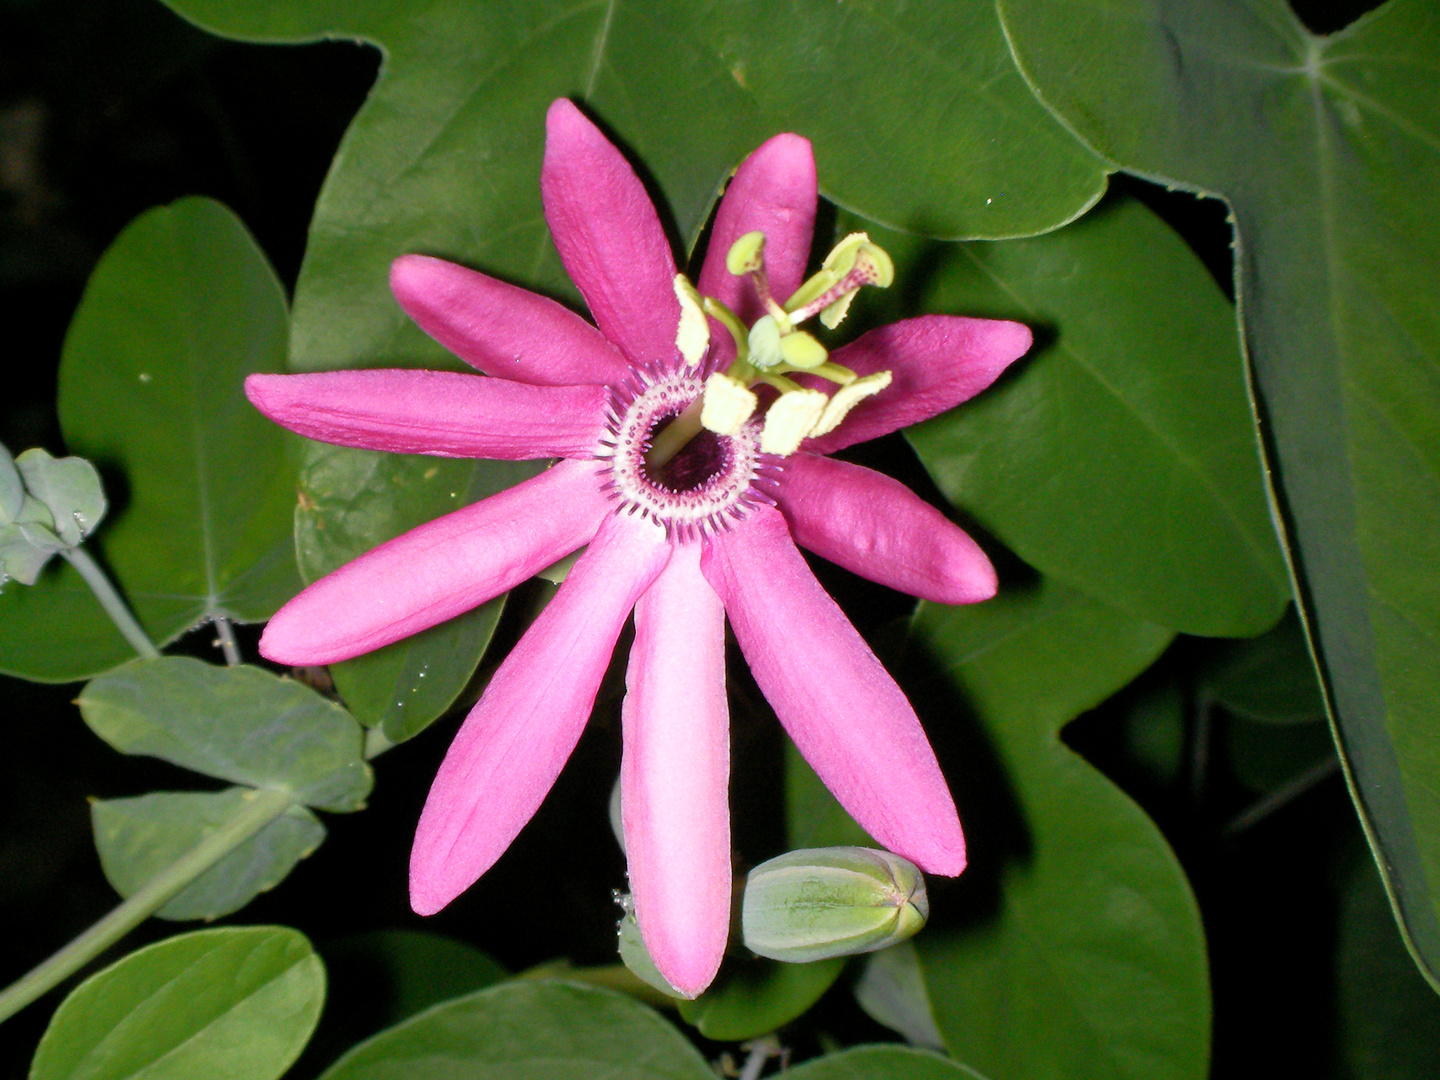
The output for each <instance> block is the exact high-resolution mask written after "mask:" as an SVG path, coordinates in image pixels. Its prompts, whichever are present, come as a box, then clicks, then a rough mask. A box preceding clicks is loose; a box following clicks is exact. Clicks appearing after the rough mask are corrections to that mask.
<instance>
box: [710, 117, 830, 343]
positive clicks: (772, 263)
mask: <svg viewBox="0 0 1440 1080" xmlns="http://www.w3.org/2000/svg"><path fill="white" fill-rule="evenodd" d="M815 185H816V180H815V153H814V151H813V150H812V149H811V147H810V140H809V139H804V138H801V137H800V136H799V135H789V134H786V135H776V136H775V137H774V138H773V139H770V140H768V141H767V142H765V143H762V144H761V145H760V147H759V148H758V149H756V151H755V152H754V153H752V154H751V155H750V156H749V157H748V158H746V159H745V160H744V161H743V162H742V163H741V165H740V168H738V169H737V170H735V177H734V179H732V180H731V181H730V186H729V187H727V188H726V189H725V197H724V198H723V199H721V200H720V208H719V210H717V211H716V212H715V228H714V229H713V230H712V231H711V234H710V247H709V250H708V251H706V253H705V267H704V269H703V270H701V272H700V282H699V289H700V294H701V295H702V296H713V297H715V299H717V300H719V301H721V302H722V303H724V304H725V305H726V306H727V307H728V308H729V309H730V310H731V311H733V312H735V314H736V315H739V316H740V321H741V322H743V323H744V324H745V325H746V326H749V325H750V324H751V323H753V322H754V321H755V320H756V319H758V318H760V316H761V315H763V314H765V309H764V308H763V307H761V305H760V300H759V298H758V297H757V296H756V294H755V289H754V287H753V286H752V285H751V284H750V280H749V278H748V277H736V276H735V275H734V274H731V273H730V272H729V271H728V270H726V269H725V256H726V254H727V253H728V252H729V251H730V246H731V245H732V244H734V243H735V241H736V240H738V239H740V237H742V236H744V235H745V234H746V233H748V232H757V231H758V232H763V233H764V234H765V272H766V275H767V276H768V277H769V279H770V289H771V291H772V292H773V293H774V294H775V298H776V299H777V300H779V301H780V302H781V303H784V302H785V300H786V299H788V298H789V296H790V294H791V293H793V292H794V291H795V290H796V289H798V288H799V287H800V283H801V282H802V281H803V280H804V279H805V264H806V263H807V262H808V261H809V259H810V242H811V241H812V240H813V239H814V237H815V204H816V200H817V194H816V186H815ZM711 336H712V340H714V341H715V342H716V343H717V345H718V344H720V343H722V342H724V343H730V335H729V334H728V333H725V332H724V330H723V329H722V328H721V327H720V325H719V324H718V323H716V324H713V325H712V327H711ZM733 353H734V350H733V348H732V349H731V355H733Z"/></svg>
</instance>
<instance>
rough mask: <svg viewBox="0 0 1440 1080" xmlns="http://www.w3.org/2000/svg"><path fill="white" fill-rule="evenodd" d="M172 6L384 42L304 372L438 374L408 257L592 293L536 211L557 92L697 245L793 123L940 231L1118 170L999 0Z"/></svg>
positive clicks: (304, 343) (997, 222)
mask: <svg viewBox="0 0 1440 1080" xmlns="http://www.w3.org/2000/svg"><path fill="white" fill-rule="evenodd" d="M169 4H170V6H171V7H172V8H174V9H175V10H176V11H178V12H179V13H180V14H182V15H184V16H185V17H186V18H189V19H192V20H194V21H195V22H197V23H199V24H201V25H202V26H205V27H206V28H208V29H211V30H213V31H215V32H217V33H223V34H228V35H231V36H235V37H240V38H243V39H246V40H252V41H287V42H293V41H298V40H316V39H319V38H326V37H342V38H355V37H358V38H361V39H363V40H366V41H370V42H372V43H375V44H377V45H379V46H380V47H381V48H382V49H383V50H384V52H385V55H386V63H385V66H384V69H383V71H382V74H381V76H380V80H379V82H378V84H377V85H376V87H375V89H374V91H373V92H372V93H371V95H370V98H369V100H368V101H367V102H366V104H365V106H364V108H363V109H362V110H361V112H360V114H359V115H358V116H357V118H356V120H355V122H354V124H353V125H352V126H351V128H350V131H349V132H348V133H347V135H346V137H345V141H344V144H343V145H342V147H341V150H340V154H339V156H338V157H337V159H336V165H335V168H334V169H333V171H332V172H331V174H330V176H329V178H328V179H327V181H326V184H325V187H324V189H323V191H322V192H321V195H320V200H319V203H318V205H317V207H316V212H315V217H314V220H313V221H312V224H311V233H310V242H309V245H308V247H307V250H306V257H305V265H304V267H303V269H302V271H301V276H300V282H299V285H298V287H297V290H296V297H295V327H294V332H295V339H294V352H293V357H292V361H293V363H294V364H295V366H296V367H298V368H300V369H302V370H317V369H325V368H335V367H348V366H355V365H357V364H371V365H374V364H376V363H378V362H381V361H382V360H383V362H384V363H387V364H392V363H397V362H399V363H424V364H427V365H431V366H433V365H434V364H435V363H436V362H439V361H441V360H443V358H444V355H445V354H443V353H442V352H441V351H440V349H439V348H438V346H436V345H435V344H434V343H432V342H430V341H429V340H428V339H427V338H425V337H424V336H423V335H422V334H421V333H420V332H419V331H418V330H417V329H416V328H415V327H413V326H411V325H410V324H409V321H408V320H407V319H406V318H405V317H404V315H403V314H402V313H401V312H400V310H399V308H398V307H397V306H396V305H395V303H394V301H393V300H392V299H391V297H390V295H389V292H388V290H387V288H386V271H387V268H388V266H389V264H390V262H391V261H392V260H393V259H394V258H395V257H397V256H399V255H402V254H405V253H407V252H417V251H418V252H423V253H427V254H432V255H441V256H444V257H446V258H449V259H453V260H456V261H459V262H464V263H467V264H471V265H474V266H477V267H479V268H482V269H484V270H486V271H487V272H491V273H496V274H499V275H501V276H503V277H506V278H508V279H511V280H514V281H516V282H517V283H519V284H523V285H526V286H530V287H538V288H540V289H542V290H545V291H548V292H553V293H555V294H557V295H561V296H564V297H566V298H568V299H571V300H575V299H578V297H577V296H576V293H575V291H574V289H573V288H572V287H571V285H570V284H569V282H568V281H567V280H566V279H565V277H564V275H563V274H562V272H561V270H560V266H559V262H558V260H557V258H556V257H555V254H554V251H553V248H552V245H551V243H550V239H549V235H548V233H547V231H546V228H545V224H544V220H543V218H542V216H541V207H540V189H539V174H540V161H541V153H542V149H543V140H544V116H545V110H546V108H547V106H548V105H549V104H550V102H551V101H552V100H553V99H555V98H557V97H566V96H571V97H575V98H577V99H578V100H580V101H582V102H583V103H584V104H585V105H586V106H587V107H588V108H590V109H592V110H593V112H594V113H595V115H596V116H598V117H600V118H601V119H602V120H603V121H604V122H605V124H606V125H608V126H609V127H611V128H612V129H613V130H614V132H615V134H616V135H617V136H618V138H619V139H620V140H621V141H622V142H623V143H624V144H625V145H627V146H628V147H629V148H630V149H632V150H633V151H634V152H635V154H636V155H637V157H638V159H639V160H640V161H641V162H643V164H644V166H645V167H646V169H648V170H649V172H650V173H651V174H652V175H653V177H654V179H655V180H656V181H657V182H658V186H659V188H660V190H661V191H662V192H663V193H664V195H665V198H666V200H667V201H668V203H669V207H670V209H671V210H672V211H673V214H674V222H675V224H676V226H677V227H678V229H677V231H678V234H679V236H680V237H681V238H682V239H683V241H684V242H685V243H687V244H689V243H691V242H693V240H694V238H695V237H697V236H698V235H699V233H700V230H701V228H702V226H703V224H704V221H705V218H706V216H707V214H708V212H709V207H710V205H711V202H712V199H713V198H714V196H715V194H716V192H717V190H718V187H719V185H720V184H721V182H722V181H723V179H724V177H725V175H726V173H727V171H728V170H730V169H733V168H734V167H735V166H736V165H737V164H739V162H740V160H741V159H742V158H743V157H744V156H745V155H746V154H747V153H749V152H750V150H752V149H753V148H754V147H755V146H757V145H758V144H759V143H760V142H761V141H763V140H764V139H766V138H768V137H769V136H771V135H774V134H775V133H776V132H779V131H784V130H794V131H798V132H799V133H801V134H803V135H806V136H808V137H810V138H811V139H813V140H814V142H815V145H816V151H817V157H818V160H819V165H820V177H821V183H822V184H823V185H824V188H825V190H826V192H827V194H830V195H832V196H833V197H834V198H835V199H836V200H838V201H839V202H841V203H843V204H845V205H847V206H852V207H855V208H856V209H858V210H861V211H863V212H865V213H867V214H868V215H870V216H872V217H874V218H876V219H877V220H881V221H887V222H890V223H892V224H894V225H896V226H899V227H903V228H908V229H914V230H923V231H926V232H930V233H934V234H938V235H946V236H987V237H999V236H1014V235H1019V234H1029V233H1035V232H1040V231H1043V230H1045V229H1050V228H1054V227H1055V226H1057V225H1059V224H1061V223H1063V222H1065V221H1068V220H1070V219H1072V218H1074V217H1075V216H1076V215H1078V214H1079V213H1081V212H1082V211H1083V210H1084V209H1085V208H1086V207H1087V206H1089V205H1090V204H1091V203H1093V202H1094V200H1095V199H1096V198H1098V196H1099V194H1100V192H1101V191H1102V190H1103V187H1104V169H1103V166H1102V165H1101V164H1100V163H1099V162H1098V161H1097V159H1096V158H1095V157H1094V156H1093V155H1090V154H1089V153H1088V152H1086V151H1085V150H1083V149H1081V148H1080V147H1079V146H1078V145H1077V144H1076V143H1075V142H1074V140H1073V139H1071V138H1069V137H1068V136H1067V135H1066V134H1065V132H1064V131H1063V130H1062V129H1060V128H1059V126H1058V125H1056V124H1055V123H1054V121H1053V120H1051V119H1050V118H1049V116H1048V115H1046V113H1045V111H1044V110H1043V109H1042V108H1040V107H1039V106H1038V105H1037V104H1036V102H1035V101H1034V99H1033V98H1032V97H1031V96H1030V95H1029V94H1028V93H1026V91H1025V88H1024V86H1023V84H1022V83H1021V81H1020V80H1019V78H1018V76H1017V74H1016V72H1015V68H1014V65H1013V63H1012V62H1011V61H1010V59H1009V56H1008V52H1007V49H1006V47H1005V44H1004V41H1003V38H1002V36H1001V34H1000V29H999V25H998V22H997V20H996V19H995V14H994V9H993V7H992V5H991V4H990V3H989V2H988V0H964V2H956V3H951V4H945V5H914V4H912V5H908V6H905V7H900V8H897V9H893V10H892V8H891V6H890V5H886V6H885V7H884V8H881V9H878V10H877V9H875V8H874V7H873V6H871V5H837V4H834V3H832V2H830V0H799V2H797V3H796V4H794V5H793V6H792V7H791V9H790V10H789V11H787V12H785V13H783V14H781V13H778V12H777V11H776V10H775V9H774V6H773V5H772V4H770V3H767V2H764V0H743V2H736V3H725V4H715V3H705V4H681V5H675V4H666V3H661V2H658V0H648V2H645V0H642V2H638V3H636V2H632V3H624V4H621V3H614V2H611V3H603V4H602V3H596V4H591V5H583V6H580V7H576V6H574V5H572V4H566V3H562V2H561V0H543V2H536V0H505V2H493V3H489V4H486V5H485V6H484V7H483V8H478V7H476V6H475V5H473V4H470V3H467V2H465V0H440V2H437V3H434V4H432V5H430V6H429V7H427V9H426V14H425V17H424V18H415V17H413V13H412V12H410V11H409V10H408V9H403V8H399V7H396V6H395V5H393V4H391V3H388V2H386V0H351V2H343V0H336V2H330V3H326V4H323V5H317V4H314V3H310V2H307V0H266V2H257V3H250V4H246V5H244V6H243V7H236V6H235V5H232V4H228V3H223V2H221V0H169ZM657 90H660V91H662V92H657ZM897 109H903V110H904V113H905V116H904V122H902V123H897V118H896V117H897Z"/></svg>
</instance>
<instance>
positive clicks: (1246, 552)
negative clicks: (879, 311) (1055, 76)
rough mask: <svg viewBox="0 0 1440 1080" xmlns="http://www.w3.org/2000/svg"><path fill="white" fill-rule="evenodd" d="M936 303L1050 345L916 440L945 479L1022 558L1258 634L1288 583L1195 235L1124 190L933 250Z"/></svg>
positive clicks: (1188, 629)
mask: <svg viewBox="0 0 1440 1080" xmlns="http://www.w3.org/2000/svg"><path fill="white" fill-rule="evenodd" d="M931 254H932V255H933V262H932V267H933V269H932V270H931V272H930V278H929V282H928V288H927V290H926V295H925V300H924V305H923V306H924V307H925V309H926V310H931V311H945V312H954V313H956V314H965V315H985V316H990V317H996V318H1008V319H1015V320H1018V321H1019V322H1023V323H1025V324H1027V325H1028V326H1030V327H1031V328H1032V329H1033V330H1034V331H1035V334H1036V342H1037V344H1036V346H1035V347H1034V348H1033V349H1032V350H1031V352H1030V355H1028V356H1026V357H1024V358H1023V359H1021V360H1019V361H1018V362H1017V363H1016V364H1015V366H1014V369H1013V370H1012V371H1011V372H1010V373H1009V374H1008V375H1007V376H1006V377H1005V378H1004V379H1003V380H1002V381H1001V383H1000V385H998V386H995V387H992V388H991V389H989V390H987V391H986V392H985V393H983V394H981V395H979V396H978V397H977V398H975V399H974V400H973V401H971V402H969V403H967V404H966V405H964V406H962V407H961V408H959V409H955V410H952V411H951V412H948V413H946V414H944V415H943V416H940V417H937V418H936V419H934V420H931V421H929V422H928V423H925V424H922V425H920V426H918V427H916V428H914V429H912V430H911V431H909V432H908V433H907V437H908V438H909V439H910V442H911V444H912V445H913V446H914V447H915V449H916V451H917V452H918V453H919V455H920V458H921V460H922V461H923V462H924V464H925V467H926V469H927V470H928V471H929V472H930V475H931V476H932V477H933V478H934V479H935V482H936V484H937V485H939V487H940V489H941V490H942V491H944V492H945V494H946V496H947V497H949V499H950V500H951V501H952V502H954V503H955V504H956V505H957V506H960V507H963V508H964V509H965V510H966V511H968V512H969V513H970V514H972V515H973V516H974V517H975V518H976V519H977V520H978V521H980V522H981V524H983V525H984V526H985V527H986V528H988V529H990V530H991V531H993V532H994V533H995V534H996V535H997V536H998V537H999V538H1000V539H1001V540H1003V541H1004V542H1005V543H1006V544H1007V545H1008V546H1010V547H1011V548H1013V549H1014V550H1015V552H1016V553H1017V554H1019V555H1020V556H1021V557H1022V558H1023V559H1024V560H1025V561H1026V562H1028V563H1030V564H1031V565H1032V566H1035V567H1036V568H1037V569H1039V570H1041V571H1043V572H1044V573H1046V574H1049V575H1051V576H1054V577H1057V578H1059V579H1060V580H1062V581H1064V582H1066V583H1067V584H1070V585H1073V586H1075V587H1077V588H1079V589H1081V590H1083V591H1085V592H1086V593H1089V594H1090V595H1091V596H1094V597H1097V598H1099V599H1101V600H1104V601H1105V602H1106V603H1108V604H1110V605H1112V606H1114V607H1117V608H1120V609H1121V610H1123V611H1126V612H1129V613H1130V614H1132V615H1134V616H1136V617H1137V618H1140V619H1144V620H1147V621H1149V622H1154V623H1159V624H1160V625H1162V626H1167V627H1170V628H1171V629H1174V630H1179V631H1182V632H1185V633H1191V634H1206V635H1224V636H1236V637H1243V636H1248V635H1250V634H1256V633H1259V632H1260V631H1262V630H1264V629H1266V628H1267V627H1268V626H1270V625H1271V624H1273V623H1274V622H1275V620H1276V619H1278V618H1279V617H1280V614H1281V611H1282V610H1283V607H1284V604H1285V601H1286V599H1287V598H1288V596H1289V592H1290V586H1289V580H1288V578H1287V573H1286V568H1285V563H1284V560H1283V558H1282V556H1281V553H1280V548H1279V545H1278V543H1277V542H1276V539H1275V530H1274V526H1273V525H1272V523H1271V520H1270V512H1269V508H1268V506H1267V503H1266V494H1265V480H1264V477H1263V475H1262V473H1261V468H1260V450H1259V445H1258V442H1257V439H1256V434H1255V424H1254V419H1253V416H1252V413H1251V408H1250V402H1249V398H1248V395H1247V391H1246V385H1245V370H1244V360H1243V358H1242V356H1241V354H1240V350H1239V348H1238V346H1237V343H1236V339H1235V322H1234V313H1233V311H1232V309H1231V307H1230V305H1229V304H1228V303H1226V301H1225V298H1224V296H1222V295H1221V293H1220V290H1219V289H1218V288H1217V287H1216V286H1215V284H1214V282H1213V280H1212V279H1211V278H1210V276H1209V274H1207V273H1206V271H1205V268H1204V266H1203V265H1202V264H1201V263H1200V261H1199V259H1197V258H1196V257H1195V254H1194V253H1193V252H1192V251H1190V249H1189V248H1187V247H1186V246H1185V244H1184V242H1183V241H1182V240H1181V239H1180V238H1179V237H1178V236H1177V235H1175V233H1174V232H1172V231H1171V230H1170V229H1169V228H1167V227H1166V226H1165V224H1164V223H1163V222H1161V221H1160V219H1159V218H1157V217H1156V216H1155V215H1154V214H1153V213H1152V212H1151V211H1149V210H1148V209H1146V208H1145V207H1144V206H1143V205H1142V204H1140V203H1139V202H1137V201H1135V200H1133V199H1127V198H1112V199H1109V200H1107V201H1106V202H1105V203H1103V204H1102V205H1101V206H1100V207H1098V208H1097V209H1096V210H1094V211H1092V212H1091V213H1090V214H1088V215H1086V216H1085V217H1084V218H1083V219H1081V220H1080V221H1078V222H1076V223H1075V224H1073V225H1070V226H1067V227H1066V228H1064V229H1061V230H1059V231H1058V232H1054V233H1051V234H1049V235H1047V236H1041V237H1035V238H1032V239H1029V240H1017V241H1013V242H1011V243H1005V244H958V245H947V246H945V247H943V248H936V249H935V250H934V251H933V252H932V253H931Z"/></svg>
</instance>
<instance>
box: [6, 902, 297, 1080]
mask: <svg viewBox="0 0 1440 1080" xmlns="http://www.w3.org/2000/svg"><path fill="white" fill-rule="evenodd" d="M324 999H325V969H324V967H323V966H322V965H321V963H320V959H319V957H317V956H316V955H315V953H314V952H313V951H312V950H311V948H310V943H309V942H308V941H306V940H305V938H304V937H303V936H302V935H301V934H299V933H297V932H296V931H294V930H289V929H286V928H284V927H278V926H257V927H243V928H241V927H233V928H232V927H226V928H223V929H217V930H199V931H196V932H194V933H190V934H181V935H180V936H178V937H173V938H170V939H168V940H166V941H161V942H158V943H156V944H154V945H150V946H147V947H146V948H143V949H140V950H138V951H136V952H133V953H131V954H130V955H129V956H126V957H125V958H124V959H122V960H120V961H118V962H117V963H115V964H112V965H111V966H110V967H108V968H106V969H105V970H104V971H101V972H100V973H99V974H98V975H94V976H92V977H91V978H89V979H86V980H85V981H84V982H83V983H81V984H80V985H79V986H78V987H76V989H75V990H74V991H73V992H72V993H71V994H70V996H69V997H67V998H66V999H65V1001H64V1002H63V1003H62V1004H61V1005H60V1008H59V1009H57V1010H56V1012H55V1016H54V1017H53V1018H52V1019H51V1021H50V1026H49V1027H48V1028H47V1029H46V1031H45V1035H44V1037H43V1038H42V1039H41V1040H40V1045H39V1047H38V1048H37V1049H36V1051H35V1058H34V1061H33V1062H32V1063H31V1066H30V1080H215V1078H217V1077H224V1078H226V1080H275V1078H277V1077H279V1076H280V1075H281V1074H282V1073H284V1072H285V1070H286V1069H287V1068H289V1067H290V1064H291V1063H292V1062H293V1061H294V1060H295V1058H296V1057H298V1056H299V1054H300V1051H301V1050H302V1049H303V1048H304V1046H305V1043H306V1041H307V1040H308V1039H309V1037H310V1033H311V1032H312V1031H313V1030H314V1028H315V1023H316V1021H317V1020H318V1019H319V1017H320V1007H321V1005H322V1003H323V1002H324Z"/></svg>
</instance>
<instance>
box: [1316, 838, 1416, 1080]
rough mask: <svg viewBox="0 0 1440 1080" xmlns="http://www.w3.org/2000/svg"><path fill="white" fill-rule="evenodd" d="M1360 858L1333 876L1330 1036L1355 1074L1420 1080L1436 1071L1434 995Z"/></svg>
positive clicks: (1369, 862)
mask: <svg viewBox="0 0 1440 1080" xmlns="http://www.w3.org/2000/svg"><path fill="white" fill-rule="evenodd" d="M1356 847H1357V848H1359V845H1358V844H1357V845H1356ZM1368 856H1369V853H1368V852H1365V851H1364V850H1363V849H1360V850H1359V851H1357V853H1356V857H1352V858H1351V859H1349V860H1348V866H1347V867H1346V868H1345V874H1344V877H1343V879H1342V881H1341V891H1340V918H1339V927H1338V931H1339V933H1338V936H1339V942H1338V947H1337V949H1336V956H1335V961H1336V975H1337V982H1338V984H1339V999H1338V1002H1337V1005H1338V1009H1337V1013H1338V1016H1337V1020H1338V1024H1337V1029H1338V1030H1337V1038H1336V1042H1337V1044H1338V1049H1339V1051H1340V1056H1341V1057H1342V1058H1343V1060H1344V1061H1345V1063H1346V1064H1347V1065H1348V1066H1349V1067H1350V1068H1349V1075H1350V1076H1353V1077H1355V1078H1357V1080H1360V1078H1363V1080H1427V1078H1429V1077H1434V1076H1437V1075H1440V1000H1436V997H1435V994H1434V992H1433V991H1432V990H1431V989H1430V987H1429V986H1428V985H1426V983H1425V980H1424V979H1423V978H1421V977H1420V976H1418V975H1417V974H1416V972H1415V968H1414V966H1413V965H1412V964H1411V962H1410V958H1409V957H1408V956H1406V955H1405V944H1404V942H1403V941H1401V939H1400V935H1399V934H1397V933H1396V932H1395V921H1394V919H1393V918H1392V917H1391V915H1390V910H1389V901H1388V900H1387V899H1386V897H1385V888H1384V884H1383V883H1382V882H1381V880H1380V876H1379V875H1378V874H1377V873H1376V872H1375V863H1374V860H1373V859H1371V858H1369V857H1368Z"/></svg>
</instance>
